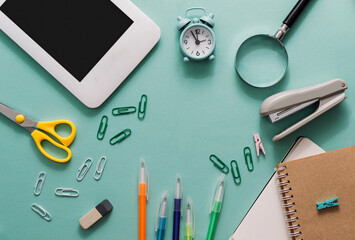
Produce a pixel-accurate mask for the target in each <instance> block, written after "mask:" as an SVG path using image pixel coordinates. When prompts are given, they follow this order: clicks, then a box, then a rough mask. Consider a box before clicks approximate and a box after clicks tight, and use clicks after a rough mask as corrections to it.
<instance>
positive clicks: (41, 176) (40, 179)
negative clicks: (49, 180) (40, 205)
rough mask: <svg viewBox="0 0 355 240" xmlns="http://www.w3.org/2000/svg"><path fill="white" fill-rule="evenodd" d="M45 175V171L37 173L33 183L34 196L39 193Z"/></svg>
mask: <svg viewBox="0 0 355 240" xmlns="http://www.w3.org/2000/svg"><path fill="white" fill-rule="evenodd" d="M46 175H47V174H46V173H45V172H40V173H39V174H38V177H37V180H36V184H35V187H34V191H33V193H34V194H35V195H36V196H38V195H40V194H41V191H42V187H43V183H44V180H45V179H46Z"/></svg>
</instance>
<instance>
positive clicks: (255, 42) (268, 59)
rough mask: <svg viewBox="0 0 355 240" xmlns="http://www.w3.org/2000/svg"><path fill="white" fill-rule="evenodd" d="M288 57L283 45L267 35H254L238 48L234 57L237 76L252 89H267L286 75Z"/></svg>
mask: <svg viewBox="0 0 355 240" xmlns="http://www.w3.org/2000/svg"><path fill="white" fill-rule="evenodd" d="M287 65H288V56H287V52H286V49H285V47H284V45H283V44H282V43H281V42H280V41H278V40H277V39H275V38H273V37H271V36H269V35H256V36H253V37H251V38H249V39H247V40H246V41H245V42H243V44H242V45H241V46H240V48H239V49H238V52H237V56H236V69H237V72H238V74H239V76H240V77H241V78H242V79H243V80H244V81H245V82H246V83H248V84H250V85H252V86H254V87H261V88H262V87H269V86H272V85H274V84H276V83H277V82H279V81H280V80H281V79H282V78H283V76H284V75H285V73H286V70H287Z"/></svg>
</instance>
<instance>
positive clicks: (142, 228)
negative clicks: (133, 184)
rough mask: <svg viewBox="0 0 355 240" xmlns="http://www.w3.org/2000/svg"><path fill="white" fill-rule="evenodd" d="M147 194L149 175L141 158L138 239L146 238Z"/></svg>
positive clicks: (143, 239)
mask: <svg viewBox="0 0 355 240" xmlns="http://www.w3.org/2000/svg"><path fill="white" fill-rule="evenodd" d="M148 195H149V176H148V170H147V166H146V165H145V161H144V159H143V158H141V159H140V161H139V186H138V196H139V233H138V234H139V238H138V239H139V240H145V239H146V223H145V222H146V208H147V202H148Z"/></svg>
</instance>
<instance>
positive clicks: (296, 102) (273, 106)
mask: <svg viewBox="0 0 355 240" xmlns="http://www.w3.org/2000/svg"><path fill="white" fill-rule="evenodd" d="M347 88H348V85H347V84H346V82H345V81H344V80H342V79H334V80H331V81H328V82H325V83H320V84H317V85H314V86H311V87H306V88H301V89H296V90H289V91H284V92H280V93H277V94H275V95H272V96H270V97H268V98H267V99H265V101H264V102H263V103H262V104H261V107H260V114H261V115H262V116H269V118H270V121H271V122H272V123H274V122H276V121H279V120H281V119H283V118H285V117H287V116H289V115H291V114H293V113H295V112H297V111H299V110H301V109H304V108H306V107H308V106H310V105H312V104H316V103H317V104H318V107H317V109H316V110H315V111H314V112H313V113H312V114H310V115H309V116H307V117H306V118H304V119H302V120H301V121H299V122H298V123H296V124H294V125H292V126H291V127H289V128H287V129H286V130H284V131H283V132H281V133H280V134H278V135H276V136H274V138H273V139H272V140H273V141H274V142H276V141H278V140H280V139H282V138H284V137H286V136H287V135H289V134H290V133H292V132H294V131H296V130H297V129H299V128H300V127H302V126H303V125H305V124H307V123H309V122H310V121H312V120H313V119H315V118H316V117H318V116H319V115H321V114H322V113H325V112H326V111H328V110H329V109H331V108H333V107H334V106H336V105H338V104H339V103H341V102H342V101H344V100H345V98H346V97H345V90H346V89H347Z"/></svg>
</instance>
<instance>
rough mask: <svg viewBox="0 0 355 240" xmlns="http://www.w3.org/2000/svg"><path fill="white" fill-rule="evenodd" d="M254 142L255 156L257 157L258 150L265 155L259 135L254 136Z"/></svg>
mask: <svg viewBox="0 0 355 240" xmlns="http://www.w3.org/2000/svg"><path fill="white" fill-rule="evenodd" d="M254 142H255V148H256V155H257V156H258V157H259V155H260V150H261V151H262V152H263V154H264V155H265V150H264V146H263V143H262V142H261V139H260V135H259V133H256V134H254Z"/></svg>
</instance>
